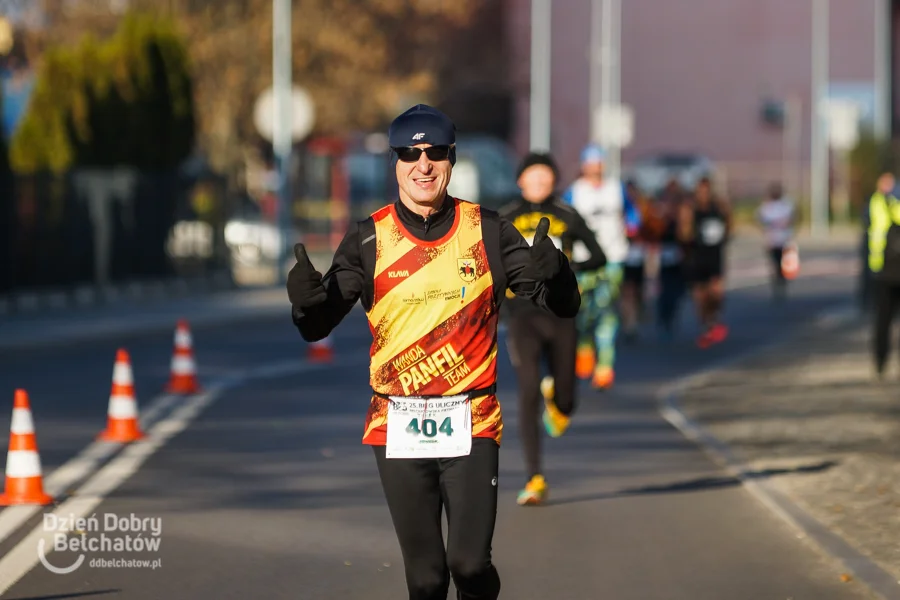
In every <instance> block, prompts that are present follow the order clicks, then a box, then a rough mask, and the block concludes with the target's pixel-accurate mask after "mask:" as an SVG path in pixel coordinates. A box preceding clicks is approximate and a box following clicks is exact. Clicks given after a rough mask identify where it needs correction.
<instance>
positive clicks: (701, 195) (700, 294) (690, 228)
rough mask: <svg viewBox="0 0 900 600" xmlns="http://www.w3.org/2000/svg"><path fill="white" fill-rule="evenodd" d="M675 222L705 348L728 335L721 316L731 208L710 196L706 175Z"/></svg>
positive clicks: (700, 339) (702, 346)
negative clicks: (684, 254)
mask: <svg viewBox="0 0 900 600" xmlns="http://www.w3.org/2000/svg"><path fill="white" fill-rule="evenodd" d="M678 225H679V233H680V236H679V237H680V238H681V240H682V241H684V242H685V243H686V244H687V259H686V264H685V267H686V270H687V274H688V280H689V282H690V285H691V289H692V294H693V296H694V303H695V305H696V307H697V315H698V317H699V319H700V325H701V327H702V329H703V331H702V333H701V334H700V337H698V338H697V345H698V346H700V347H701V348H708V347H709V346H711V345H712V344H717V343H719V342H722V341H724V340H725V338H726V337H727V336H728V327H726V326H725V324H724V323H722V321H721V315H722V305H723V303H724V301H725V285H724V282H723V274H724V271H725V245H726V244H727V243H728V239H729V237H730V235H731V230H732V218H731V210H730V209H729V208H728V206H727V205H726V204H725V202H724V200H722V199H721V198H718V197H714V196H713V194H712V187H711V183H710V180H709V178H708V177H704V178H702V179H701V180H700V181H699V183H698V184H697V189H696V191H695V193H694V197H693V198H692V199H691V200H688V201H687V202H684V203H683V204H682V207H681V214H680V215H679V224H678Z"/></svg>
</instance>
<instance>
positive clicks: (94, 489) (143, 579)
mask: <svg viewBox="0 0 900 600" xmlns="http://www.w3.org/2000/svg"><path fill="white" fill-rule="evenodd" d="M845 255H846V256H849V254H845V253H844V252H842V251H834V250H821V251H816V253H814V254H808V255H807V256H806V257H805V260H807V261H809V260H810V259H812V262H806V263H805V264H806V265H812V264H813V263H814V262H815V260H816V257H818V258H819V259H820V261H821V262H822V264H825V265H826V266H827V265H829V264H832V263H831V262H830V261H831V260H832V259H835V258H840V257H843V256H845ZM759 256H760V252H759V251H758V250H757V249H755V248H746V249H743V250H741V251H740V252H737V253H735V256H734V262H735V264H736V265H740V266H739V267H738V272H739V273H741V275H740V276H739V277H738V279H743V280H744V281H743V283H745V284H749V283H752V281H749V280H747V277H751V278H752V276H753V275H752V274H753V273H754V272H756V271H754V270H753V269H754V265H756V264H758V263H759V260H758V257H759ZM826 258H827V259H828V260H826ZM757 271H758V269H757ZM823 271H824V272H827V271H828V268H824V269H823ZM853 281H854V280H853V278H852V276H851V275H849V274H846V273H845V274H839V273H838V274H834V275H821V276H817V277H814V278H810V279H802V280H800V281H798V282H797V284H796V286H795V289H794V292H793V295H792V297H791V299H790V300H789V301H788V302H787V303H786V304H784V305H781V306H775V305H773V304H772V303H771V302H770V301H769V298H768V290H767V289H766V287H765V286H764V285H763V286H759V285H757V286H756V287H749V288H744V289H739V290H734V291H732V292H731V293H730V294H729V297H728V301H727V308H726V310H727V314H728V320H729V322H730V324H731V327H732V335H731V337H730V339H729V340H728V341H727V342H726V343H724V344H723V345H721V346H719V347H717V348H714V349H711V350H706V351H701V350H698V349H696V348H695V347H694V345H693V342H692V336H693V333H694V331H693V329H692V328H693V326H694V325H693V319H692V318H690V316H689V315H688V316H687V318H686V319H685V321H684V325H685V329H684V330H683V331H682V333H681V334H680V335H679V337H678V339H677V340H675V341H674V342H672V343H670V344H662V343H660V342H657V341H656V340H655V339H654V338H653V336H652V335H649V333H650V332H648V335H647V336H645V338H644V339H643V340H642V341H640V342H639V343H637V344H635V345H633V346H625V347H622V349H621V352H620V362H619V369H618V383H617V387H616V388H615V389H614V390H613V391H612V392H608V393H605V394H601V393H598V392H593V391H591V390H589V389H587V388H584V390H583V394H582V396H581V406H580V409H579V412H578V415H577V418H576V419H575V420H574V421H573V425H572V427H571V429H570V430H569V432H568V433H567V434H566V436H564V437H563V438H560V439H558V440H547V442H546V445H545V448H546V465H547V467H546V475H547V478H548V481H549V484H550V486H551V502H550V503H549V504H548V505H546V506H544V507H539V508H520V507H518V506H516V504H515V493H516V492H517V491H518V489H519V488H520V487H521V485H522V484H523V463H522V459H521V454H520V447H519V441H518V433H517V407H516V400H515V398H516V390H515V384H514V379H513V376H512V369H511V367H510V365H509V362H508V357H507V354H506V352H505V351H503V352H501V358H500V387H501V393H500V399H501V403H502V405H503V408H504V420H505V423H506V429H505V431H504V443H503V447H502V450H501V475H500V481H499V486H500V509H499V516H498V523H497V528H496V534H495V541H494V558H495V562H496V564H497V567H498V569H499V571H500V575H501V578H502V580H503V592H502V594H501V597H502V598H513V599H523V600H528V599H538V598H553V599H555V600H594V599H607V598H608V599H615V600H632V599H633V600H652V599H660V600H663V599H664V600H682V599H685V600H687V599H691V600H697V599H700V600H706V599H709V600H713V599H721V598H727V599H729V600H769V599H772V600H784V599H793V600H806V599H808V600H831V599H835V600H837V599H841V600H844V599H856V598H868V597H870V596H868V595H867V594H866V593H865V591H864V590H862V589H860V588H859V586H858V584H856V583H855V582H849V583H843V582H841V580H840V571H838V570H837V567H836V566H835V564H834V563H832V562H831V561H830V560H828V559H827V558H825V557H823V556H821V555H820V554H819V553H818V552H817V551H815V550H814V549H813V548H811V547H810V546H809V545H807V543H806V542H804V541H802V540H799V539H797V538H796V536H795V535H794V533H793V532H792V531H791V530H790V529H789V528H788V527H787V526H786V525H785V524H784V523H783V522H781V521H779V520H778V519H777V518H776V517H774V516H773V515H772V514H771V513H769V512H768V511H767V509H766V508H765V507H763V506H762V505H760V504H759V503H758V502H757V501H756V500H755V499H753V498H752V497H751V496H750V495H748V494H747V493H746V492H745V491H744V490H743V489H742V488H741V487H740V486H739V485H738V484H737V483H736V482H735V481H734V480H732V479H730V478H728V477H727V476H726V475H725V474H724V473H723V472H722V471H721V470H720V469H718V468H717V467H716V466H715V465H713V464H712V463H711V462H710V460H709V459H708V458H706V456H705V455H704V454H703V453H702V452H701V451H700V450H698V449H697V448H696V447H695V446H694V445H693V444H692V443H690V442H688V441H686V440H685V439H683V438H682V437H681V435H680V434H679V433H678V432H677V431H675V430H674V429H672V428H671V427H670V426H669V425H668V424H667V423H666V422H665V421H664V420H663V419H662V418H661V417H660V416H659V415H658V413H657V411H656V398H655V394H656V392H657V391H658V390H659V388H660V387H661V386H662V385H664V384H666V383H668V382H671V381H673V380H675V379H676V378H678V377H681V376H684V375H688V374H690V373H691V372H694V371H696V370H699V369H702V368H705V367H708V366H710V365H711V364H713V363H715V362H716V361H721V360H726V359H728V358H729V357H734V356H737V355H738V354H742V353H746V352H748V351H750V350H752V349H753V348H758V347H761V346H762V345H764V344H767V343H770V342H772V341H774V340H775V339H777V338H778V337H780V336H784V335H787V334H789V333H790V332H791V330H793V329H795V328H797V327H800V326H803V325H804V324H808V323H810V322H811V320H812V319H813V317H814V316H815V315H816V314H817V313H819V312H820V311H822V310H825V309H827V308H829V307H834V306H838V305H840V304H843V303H847V302H848V301H849V300H850V299H851V296H852V293H853V291H854V289H853V285H854V284H853ZM734 283H735V284H737V285H739V284H740V283H741V281H735V282H734ZM685 308H686V309H687V308H689V307H685ZM686 312H690V311H686ZM369 341H370V337H369V333H368V329H367V327H366V325H365V321H364V315H363V314H362V313H361V312H360V311H355V312H354V313H352V314H351V316H350V317H349V318H348V320H347V321H346V322H345V323H344V324H343V325H342V326H341V327H340V328H339V329H338V331H337V332H336V340H335V343H336V349H337V356H338V358H337V360H336V361H335V362H334V363H333V364H329V365H324V366H317V365H308V364H305V361H304V360H303V359H304V353H305V344H304V343H303V341H302V340H301V339H300V338H299V335H298V334H297V333H296V331H295V330H293V329H292V327H291V326H290V324H289V323H286V322H285V319H284V318H280V319H273V318H266V319H259V320H255V321H251V322H243V323H240V324H233V325H229V326H221V325H220V326H211V327H202V328H196V329H195V330H194V343H195V351H196V357H197V361H198V364H199V366H200V369H201V377H202V380H203V382H204V384H205V387H206V389H207V390H209V393H207V394H206V395H200V396H195V397H191V398H171V397H161V398H160V395H161V391H162V388H163V386H164V384H165V382H166V380H167V377H168V361H169V358H170V354H171V346H172V337H171V335H170V334H167V335H137V336H129V335H123V336H121V338H108V339H104V340H103V341H96V342H85V343H81V344H77V345H75V344H66V345H63V346H60V347H58V348H43V349H39V348H35V349H30V350H26V351H22V352H17V353H13V352H5V353H2V354H0V365H2V367H0V395H2V397H3V398H9V399H10V401H11V398H12V390H13V389H14V388H15V387H24V388H26V389H27V390H28V391H29V393H30V395H31V401H32V408H33V411H34V419H35V425H36V428H37V439H38V443H39V447H40V451H41V459H42V462H43V466H44V473H45V479H49V478H51V477H52V476H54V475H58V474H59V473H61V470H60V469H59V467H60V466H61V465H64V464H65V465H68V467H71V466H72V463H71V462H70V461H71V459H72V458H73V457H74V456H75V455H77V454H78V453H79V452H81V451H82V450H83V449H84V448H86V447H89V446H90V447H91V448H92V452H95V454H93V455H92V456H93V458H91V457H90V456H89V457H88V458H86V459H85V460H83V461H82V462H81V463H79V464H81V465H87V466H86V467H85V468H84V471H85V473H84V474H85V477H83V478H81V479H82V481H83V482H84V483H83V485H82V486H81V487H79V486H78V482H67V484H66V485H65V486H64V487H65V489H63V490H62V491H61V492H60V493H59V494H58V500H59V501H60V504H59V506H58V509H57V511H58V512H59V513H61V514H62V515H63V516H67V515H69V514H73V513H74V512H78V511H83V513H84V514H85V515H86V516H91V515H95V516H96V517H97V519H99V521H100V526H101V529H103V527H102V526H103V525H105V520H106V519H107V518H108V517H105V515H116V516H118V517H128V516H129V515H132V514H134V515H137V516H138V517H152V518H156V519H159V521H158V522H159V523H160V524H161V531H160V533H159V536H158V539H159V541H160V546H159V550H158V551H155V552H148V551H143V552H130V553H129V552H115V551H110V552H103V551H98V552H87V553H85V554H86V562H85V563H83V564H82V565H81V566H80V567H78V568H77V569H75V570H74V571H72V572H71V573H68V574H55V573H51V572H50V571H49V570H48V569H47V568H46V567H44V566H42V565H41V564H40V563H39V562H38V563H37V564H36V566H35V565H34V563H35V561H37V547H36V543H35V542H36V538H34V537H29V536H31V535H32V532H36V535H39V534H40V533H41V531H42V528H43V527H44V524H45V521H46V519H42V518H41V511H36V513H35V514H33V515H31V516H30V518H27V519H26V518H25V517H22V516H21V515H18V514H16V513H14V512H12V509H3V510H0V556H2V558H0V591H2V590H4V589H6V586H5V585H4V584H9V583H12V580H14V579H15V578H16V577H15V573H16V572H17V570H22V572H24V576H22V577H21V578H20V579H19V580H18V581H17V582H16V583H14V585H12V587H11V588H9V589H8V590H7V591H5V593H3V594H2V596H0V597H2V598H18V599H26V598H29V599H30V598H93V597H97V598H102V597H110V598H127V599H129V600H132V599H133V600H142V599H151V598H153V599H156V598H173V599H181V598H185V599H193V598H219V599H231V598H234V599H237V598H240V599H246V598H272V599H275V598H291V599H302V600H319V599H322V600H324V599H329V600H332V599H347V600H355V599H360V600H388V599H391V600H396V599H398V598H404V597H405V586H404V579H403V567H402V562H401V559H400V553H399V548H398V546H397V543H396V540H395V538H394V535H393V531H392V527H391V523H390V519H389V516H388V512H387V508H386V506H385V503H384V500H383V496H382V493H381V490H380V487H379V483H378V478H377V473H376V470H375V464H374V459H373V457H372V452H371V450H370V449H369V448H368V447H365V446H362V445H361V444H360V437H361V435H362V426H363V417H364V414H365V411H366V408H367V402H368V396H367V389H368V388H367V369H366V359H367V349H368V344H369ZM502 343H504V340H503V339H501V344H502ZM120 346H121V347H126V348H127V349H128V350H129V351H130V352H131V355H132V361H133V365H134V370H135V379H136V388H137V394H138V401H139V404H140V407H141V410H142V413H143V414H144V417H145V418H146V420H147V422H145V423H144V430H145V431H146V432H148V434H149V436H150V437H149V438H148V441H147V442H145V443H143V444H138V445H132V446H130V447H129V448H125V449H119V448H118V447H117V446H105V445H103V446H96V445H95V446H91V444H92V443H93V441H94V437H95V436H96V434H97V433H98V432H99V431H100V430H101V429H102V428H103V426H104V424H105V419H106V408H107V401H108V396H109V388H110V377H111V374H112V364H113V360H114V357H115V351H116V348H118V347H120ZM722 401H723V402H727V401H728V399H727V398H723V399H722ZM0 413H2V414H0V431H2V432H6V431H8V430H9V412H8V410H6V409H3V410H2V411H0ZM148 416H149V417H150V418H147V417H148ZM0 439H6V438H5V434H4V437H3V438H0ZM98 448H99V450H98ZM98 457H99V458H98ZM103 465H105V467H104V468H103V469H102V470H100V471H98V468H99V467H101V466H103ZM60 479H61V477H60ZM25 516H26V517H27V516H28V515H25ZM4 519H6V520H5V521H4ZM17 519H18V521H22V522H21V523H19V522H18V521H17ZM4 523H11V524H13V525H17V526H16V527H12V526H9V527H10V529H12V530H11V531H10V532H9V533H8V534H4V533H2V532H3V531H4V526H5V525H4ZM50 533H51V534H52V532H50ZM99 533H100V532H99V531H97V532H89V533H88V534H87V536H88V537H91V536H97V535H99ZM103 533H105V534H106V536H107V537H108V538H109V539H113V538H117V537H118V538H123V537H124V536H125V535H126V534H125V533H123V532H122V531H109V530H105V531H103ZM152 533H153V532H152V531H145V532H139V533H137V534H135V533H134V532H132V533H131V534H132V535H137V536H149V537H151V538H152V537H153V536H152ZM79 554H80V553H79V552H71V551H69V550H65V551H59V552H53V553H51V554H49V556H48V557H47V559H46V560H47V561H48V562H49V563H51V564H52V565H55V567H57V568H59V567H65V566H67V565H71V564H72V563H73V562H74V561H75V560H76V559H77V557H78V555H79ZM97 558H106V559H111V558H126V559H138V560H147V561H150V562H151V563H152V562H153V561H155V560H159V561H161V562H160V563H159V568H156V569H152V568H103V567H98V566H93V567H92V566H91V565H90V564H89V562H88V561H90V560H91V559H97ZM452 596H453V592H451V597H452Z"/></svg>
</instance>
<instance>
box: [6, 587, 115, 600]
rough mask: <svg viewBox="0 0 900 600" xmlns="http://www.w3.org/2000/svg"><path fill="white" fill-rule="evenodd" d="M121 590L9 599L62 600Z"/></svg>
mask: <svg viewBox="0 0 900 600" xmlns="http://www.w3.org/2000/svg"><path fill="white" fill-rule="evenodd" d="M121 591H122V590H119V589H110V590H95V591H93V592H73V593H71V594H54V595H52V596H28V597H25V596H20V597H18V598H10V600H62V599H63V598H89V597H91V596H101V595H105V594H118V593H119V592H121Z"/></svg>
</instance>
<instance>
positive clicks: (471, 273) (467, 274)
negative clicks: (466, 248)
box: [456, 258, 475, 283]
mask: <svg viewBox="0 0 900 600" xmlns="http://www.w3.org/2000/svg"><path fill="white" fill-rule="evenodd" d="M456 266H457V271H456V272H457V274H458V275H459V278H460V279H462V280H463V281H465V282H466V283H471V282H473V281H475V259H472V258H457V259H456Z"/></svg>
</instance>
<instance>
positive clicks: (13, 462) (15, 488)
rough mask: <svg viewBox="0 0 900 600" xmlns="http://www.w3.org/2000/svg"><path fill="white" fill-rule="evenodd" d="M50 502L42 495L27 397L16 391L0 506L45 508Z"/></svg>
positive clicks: (37, 456)
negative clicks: (4, 482)
mask: <svg viewBox="0 0 900 600" xmlns="http://www.w3.org/2000/svg"><path fill="white" fill-rule="evenodd" d="M52 502H53V498H51V497H50V496H48V495H47V494H46V493H44V476H43V473H42V472H41V457H40V455H39V454H38V447H37V438H36V437H35V435H34V422H33V421H32V419H31V406H30V405H29V404H28V394H27V393H26V392H25V390H16V394H15V396H14V398H13V413H12V423H11V424H10V428H9V453H8V454H7V456H6V489H5V491H4V493H3V494H2V495H0V506H9V505H11V504H38V505H46V504H51V503H52Z"/></svg>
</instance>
